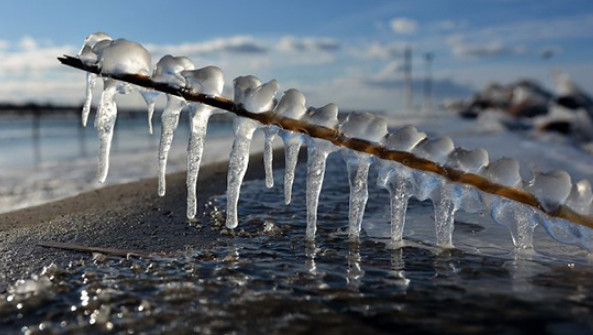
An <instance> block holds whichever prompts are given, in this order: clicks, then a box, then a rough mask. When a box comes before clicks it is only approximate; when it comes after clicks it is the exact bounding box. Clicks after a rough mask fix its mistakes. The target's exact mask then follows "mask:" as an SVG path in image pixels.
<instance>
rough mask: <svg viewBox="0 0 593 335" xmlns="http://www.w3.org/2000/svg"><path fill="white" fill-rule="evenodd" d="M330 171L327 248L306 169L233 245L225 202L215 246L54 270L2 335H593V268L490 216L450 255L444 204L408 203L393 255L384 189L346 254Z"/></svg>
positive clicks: (341, 183) (209, 222)
mask: <svg viewBox="0 0 593 335" xmlns="http://www.w3.org/2000/svg"><path fill="white" fill-rule="evenodd" d="M328 166H329V170H328V174H327V180H326V183H325V186H324V191H323V193H322V196H321V201H320V203H321V207H320V209H319V217H320V220H319V221H320V222H319V230H318V236H317V239H316V242H315V244H307V243H305V241H304V239H303V237H304V235H305V229H304V227H305V225H304V220H305V207H304V191H303V189H304V166H303V165H301V166H299V169H298V171H299V172H298V174H297V178H296V182H295V193H294V195H293V201H294V202H293V203H292V204H291V205H290V206H284V205H283V199H282V196H281V194H282V190H281V187H282V185H281V178H282V176H281V175H280V174H278V175H276V184H277V185H276V186H275V187H274V188H273V189H271V190H267V189H266V188H265V186H264V182H263V181H254V182H250V183H247V184H246V185H244V187H243V192H242V197H241V200H240V206H239V213H240V218H242V220H241V222H240V225H239V229H237V230H236V231H234V232H231V231H228V230H226V229H224V215H225V214H224V211H223V208H224V206H225V204H224V202H225V196H224V195H221V196H219V197H215V198H213V199H212V201H211V203H210V204H209V206H208V208H207V209H206V213H207V215H206V220H204V222H202V223H201V224H200V225H199V226H197V227H196V229H203V230H210V229H213V230H216V231H219V232H220V238H219V239H218V240H217V241H216V243H215V244H214V246H213V247H208V248H203V247H200V246H196V247H195V248H193V249H190V250H183V251H180V253H179V254H178V255H176V256H175V257H157V256H155V257H149V258H138V257H128V258H125V259H122V258H111V257H106V256H104V255H95V257H94V259H93V258H91V257H90V256H87V257H83V258H82V260H81V261H79V262H73V263H71V264H70V266H68V267H66V268H58V267H56V266H53V265H50V264H48V267H47V269H46V270H45V271H44V272H43V273H41V274H39V275H38V276H36V277H35V278H34V279H32V280H28V281H23V282H19V283H14V285H13V286H12V287H11V288H10V290H9V292H7V293H6V294H4V295H1V296H0V333H2V334H10V333H15V334H18V333H22V334H78V333H85V334H101V333H118V334H160V333H170V334H194V333H196V334H198V333H199V334H218V333H238V334H251V333H267V334H296V333H323V334H336V333H350V334H356V333H398V334H406V333H417V332H423V333H439V334H443V333H451V334H459V333H464V334H468V333H493V334H494V333H495V334H501V333H507V334H521V333H530V334H531V333H539V334H588V333H591V332H592V329H593V319H592V317H591V316H592V315H593V280H591V278H593V265H591V264H589V263H588V261H587V260H586V259H583V258H580V256H579V255H580V254H578V252H577V251H575V250H572V249H570V248H568V249H567V248H565V247H562V246H558V244H557V243H555V242H553V241H550V240H548V239H546V237H545V235H543V234H538V235H537V236H536V239H537V241H538V242H537V243H536V247H537V248H538V250H541V252H542V253H543V254H544V255H535V256H532V257H517V256H516V255H514V254H513V252H512V250H511V248H510V245H511V243H510V236H508V234H506V232H504V230H502V229H500V227H498V226H495V225H494V224H493V223H491V221H490V220H489V219H488V218H487V217H486V216H481V215H474V216H469V215H468V216H460V218H459V220H458V222H457V223H456V230H455V243H456V245H457V246H458V247H459V248H458V249H454V250H449V251H442V250H438V249H436V248H434V247H432V245H434V243H433V240H434V236H433V235H434V224H433V222H432V218H431V215H432V207H431V206H432V205H431V204H430V203H419V202H412V203H411V204H410V208H409V212H408V213H409V214H408V228H407V229H406V236H407V237H406V241H407V243H408V246H406V247H404V248H401V249H397V250H392V249H390V248H388V247H387V246H386V245H385V243H384V241H385V240H384V239H382V236H383V235H384V231H385V230H386V229H388V225H387V224H386V222H387V218H388V207H387V206H388V200H387V196H386V192H384V191H382V190H379V189H377V188H376V187H374V186H372V184H373V182H371V188H370V194H371V200H370V201H369V208H368V213H367V214H368V215H367V216H366V217H365V223H364V225H365V231H366V233H364V234H363V236H362V238H361V242H360V243H359V244H352V243H348V240H347V236H346V234H345V229H346V227H347V212H348V206H347V202H348V199H347V198H348V186H347V179H346V174H345V167H344V164H343V162H342V161H341V158H339V156H338V155H335V156H334V157H333V158H332V159H331V160H330V162H329V164H328ZM372 179H373V176H372V175H371V180H372ZM540 233H541V232H540ZM233 236H234V237H233ZM554 252H557V253H558V254H559V255H561V256H562V257H558V258H552V257H550V256H549V254H552V253H554ZM546 253H547V254H548V256H546V255H545V254H546ZM570 255H572V256H570ZM568 257H574V258H575V259H574V260H573V261H567V260H566V259H567V258H568Z"/></svg>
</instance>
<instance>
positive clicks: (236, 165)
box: [226, 118, 258, 228]
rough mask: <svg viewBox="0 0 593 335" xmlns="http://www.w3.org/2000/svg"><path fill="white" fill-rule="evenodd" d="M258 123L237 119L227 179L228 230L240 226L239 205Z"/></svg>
mask: <svg viewBox="0 0 593 335" xmlns="http://www.w3.org/2000/svg"><path fill="white" fill-rule="evenodd" d="M257 127H258V123H257V122H256V121H253V120H249V119H243V118H237V119H236V120H235V124H234V128H235V142H233V149H232V150H231V156H230V158H229V172H228V178H227V222H226V226H227V227H228V228H236V227H237V225H238V224H239V219H238V216H237V204H238V202H239V193H240V190H241V184H242V183H243V177H245V172H246V171H247V165H248V164H249V148H250V146H251V140H252V139H253V133H254V132H255V130H256V129H257Z"/></svg>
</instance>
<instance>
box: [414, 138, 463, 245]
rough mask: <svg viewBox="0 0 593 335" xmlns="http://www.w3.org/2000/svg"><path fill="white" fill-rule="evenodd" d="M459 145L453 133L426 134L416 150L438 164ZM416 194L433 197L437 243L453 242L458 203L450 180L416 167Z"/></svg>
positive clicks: (448, 243) (417, 154) (418, 154)
mask: <svg viewBox="0 0 593 335" xmlns="http://www.w3.org/2000/svg"><path fill="white" fill-rule="evenodd" d="M454 148H455V146H454V145H453V141H452V140H451V139H450V138H449V137H442V138H437V139H428V138H425V139H424V140H422V141H421V142H420V143H418V145H417V146H416V147H414V149H413V151H412V152H413V153H414V154H415V155H416V156H418V157H420V158H424V159H428V160H431V161H433V162H435V163H437V164H441V165H442V164H443V163H444V162H445V161H446V160H447V157H448V156H449V154H450V153H451V152H452V151H453V149H454ZM413 176H414V183H415V185H414V186H415V187H414V195H415V197H416V198H418V199H419V200H420V201H424V200H426V199H431V200H432V203H433V205H434V213H435V218H434V220H435V227H436V236H437V245H438V246H439V247H443V248H451V247H452V246H453V229H454V220H455V212H456V210H457V209H456V208H455V204H454V202H453V199H452V198H451V194H450V192H448V189H447V186H448V185H447V181H446V180H445V179H444V178H443V177H441V176H439V175H437V174H434V173H431V172H423V171H413Z"/></svg>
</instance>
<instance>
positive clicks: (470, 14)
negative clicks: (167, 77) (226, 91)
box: [0, 0, 593, 110]
mask: <svg viewBox="0 0 593 335" xmlns="http://www.w3.org/2000/svg"><path fill="white" fill-rule="evenodd" d="M0 13H2V14H1V20H0V101H17V102H21V101H37V102H54V103H80V102H81V101H82V99H83V90H84V74H83V73H81V72H79V71H77V70H74V69H69V68H65V67H63V66H60V65H59V64H58V62H57V61H56V57H57V56H59V55H62V54H75V53H76V52H77V51H78V50H79V48H80V46H81V45H82V42H83V41H84V38H85V37H86V36H87V35H88V34H89V33H92V32H95V31H105V32H107V33H109V34H111V35H112V36H113V37H122V38H126V39H130V40H135V41H138V42H140V43H142V44H143V45H145V46H146V47H147V48H148V49H149V51H151V52H152V53H153V58H154V62H156V60H158V57H160V56H161V55H163V54H166V53H171V54H173V55H186V56H189V57H190V58H192V60H194V62H195V64H196V65H197V66H198V67H201V66H205V65H210V64H214V65H218V66H219V67H221V68H222V69H223V70H224V71H225V75H226V78H227V81H228V82H229V83H230V82H231V80H232V78H234V77H235V76H238V75H244V74H254V75H257V76H259V77H260V78H261V79H262V80H269V79H273V78H275V79H278V80H279V82H280V84H281V89H283V90H285V89H288V88H291V87H295V88H299V89H301V90H302V91H303V92H305V94H306V95H307V98H308V102H309V104H311V105H321V104H325V103H327V102H336V103H338V105H340V106H341V107H342V108H344V109H353V108H355V109H366V110H398V109H400V108H401V106H403V95H402V92H401V91H402V89H401V83H402V77H403V74H402V72H401V68H402V50H403V49H404V48H405V47H406V46H411V47H412V48H413V74H414V78H415V87H416V88H417V90H416V92H418V93H420V89H421V87H422V86H421V82H422V80H423V76H424V61H423V59H424V54H426V53H427V52H431V53H433V54H434V55H435V60H434V77H435V82H434V89H435V94H436V95H437V98H438V99H442V98H445V97H460V96H467V95H469V94H471V92H472V91H475V90H479V89H481V88H482V87H483V86H484V85H485V84H487V83H488V82H489V81H492V80H496V81H500V82H503V83H508V82H510V81H513V80H517V79H520V78H533V79H536V80H539V81H541V82H542V83H543V84H545V85H548V86H550V87H553V80H552V75H551V71H552V70H554V69H559V70H561V71H565V72H567V73H569V74H570V75H571V76H572V78H573V80H574V81H576V82H577V83H578V84H579V85H580V86H581V87H583V88H584V89H585V90H587V91H589V92H593V2H592V1H591V0H583V1H572V0H563V1H561V0H558V1H555V0H552V1H545V0H537V1H518V0H464V1H442V0H431V1H423V0H417V1H366V2H363V1H360V0H357V1H346V0H342V1H319V0H316V1H308V0H300V1H278V0H274V1H258V0H250V1H189V0H188V1H177V2H175V1H147V0H144V1H80V0H76V1H60V2H58V1H41V0H39V1H33V0H30V1H21V2H16V1H3V2H2V3H0ZM543 54H547V55H548V56H551V57H548V58H547V59H546V58H544V57H542V55H543ZM418 95H419V94H417V96H418ZM418 98H420V97H418ZM140 101H141V100H140V99H139V98H138V97H131V98H126V99H124V100H121V103H122V104H130V105H133V104H135V103H139V102H140ZM419 101H420V99H418V102H419Z"/></svg>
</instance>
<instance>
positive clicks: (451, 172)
mask: <svg viewBox="0 0 593 335" xmlns="http://www.w3.org/2000/svg"><path fill="white" fill-rule="evenodd" d="M58 60H59V61H60V62H61V63H62V64H64V65H68V66H71V67H74V68H77V69H80V70H83V71H87V72H92V73H96V74H98V75H101V76H103V77H108V78H112V79H116V80H120V81H124V82H128V83H131V84H134V85H138V86H141V87H144V88H149V89H153V90H156V91H160V92H163V93H167V94H171V95H176V96H180V97H183V98H184V99H185V100H187V101H192V102H199V103H203V104H206V105H209V106H212V107H216V108H219V109H223V110H226V111H229V112H231V113H234V114H236V115H238V116H241V117H247V118H250V119H253V120H257V121H259V122H260V123H262V124H266V125H276V126H278V127H280V128H282V129H286V130H290V131H295V132H300V133H303V134H306V135H308V136H311V137H314V138H320V139H324V140H327V141H330V142H332V143H333V144H334V145H336V146H340V147H345V148H348V149H351V150H355V151H360V152H365V153H368V154H370V155H373V156H376V157H379V158H381V159H385V160H391V161H396V162H398V163H400V164H402V165H404V166H407V167H409V168H411V169H414V170H421V171H426V172H432V173H436V174H438V175H441V176H443V177H445V178H446V179H448V180H450V181H452V182H457V183H462V184H467V185H472V186H474V187H476V188H478V189H480V190H481V191H484V192H486V193H490V194H495V195H498V196H501V197H504V198H507V199H511V200H514V201H517V202H520V203H523V204H525V205H529V206H532V207H535V208H537V209H539V210H541V211H542V212H544V213H546V214H548V215H549V216H553V217H557V218H562V219H565V220H569V221H572V222H574V223H577V224H580V225H583V226H586V227H589V228H592V229H593V216H592V215H584V214H580V213H577V212H575V211H573V210H571V209H570V208H568V207H566V206H564V205H559V206H558V207H557V208H556V209H554V210H547V209H546V208H544V207H543V206H542V205H541V203H540V202H539V201H538V200H537V199H536V197H535V196H534V195H533V194H531V193H529V192H526V191H523V190H520V189H518V188H514V187H507V186H503V185H500V184H496V183H493V182H491V181H490V180H488V179H486V178H484V177H482V176H480V175H477V174H473V173H466V172H464V171H460V170H456V169H452V168H449V167H445V166H440V165H438V164H437V163H435V162H432V161H430V160H427V159H423V158H420V157H417V156H415V155H414V154H412V153H409V152H405V151H397V150H389V149H387V148H385V147H384V146H382V145H380V144H377V143H373V142H369V141H365V140H361V139H356V138H348V137H346V136H344V134H342V133H340V132H339V131H337V130H336V129H332V128H326V127H322V126H318V125H315V124H312V123H308V122H305V121H301V120H295V119H289V118H285V117H282V116H279V115H277V114H275V113H274V112H273V111H268V112H264V113H251V112H249V111H248V110H246V109H245V108H243V106H241V105H240V104H235V103H234V102H233V101H232V100H229V99H226V98H223V97H220V96H212V95H206V94H202V93H199V92H193V91H191V90H188V89H187V88H178V87H173V86H171V85H168V84H165V83H157V82H154V81H152V80H151V79H150V77H147V76H138V75H130V74H111V73H101V70H100V69H99V67H97V66H94V65H93V66H89V65H86V64H84V63H82V62H81V61H80V59H78V58H76V57H71V56H64V57H59V58H58Z"/></svg>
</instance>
